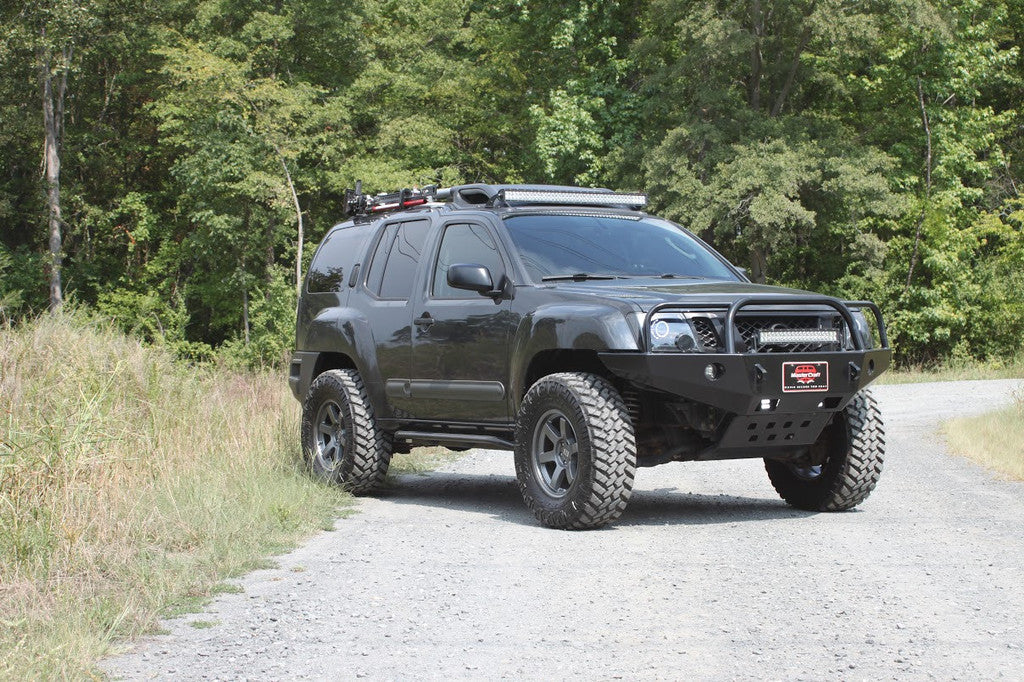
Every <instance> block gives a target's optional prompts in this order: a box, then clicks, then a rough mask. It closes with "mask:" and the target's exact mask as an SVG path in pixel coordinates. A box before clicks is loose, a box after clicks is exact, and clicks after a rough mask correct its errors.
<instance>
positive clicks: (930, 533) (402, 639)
mask: <svg viewBox="0 0 1024 682" xmlns="http://www.w3.org/2000/svg"><path fill="white" fill-rule="evenodd" d="M1022 387H1024V382H1021V381H985V382H981V381H979V382H960V383H933V384H917V385H903V386H881V387H878V388H876V389H875V393H876V395H877V396H878V398H879V399H880V402H881V405H882V410H883V414H884V415H885V419H886V426H887V435H888V437H887V440H888V455H887V459H886V469H885V472H884V473H883V475H882V478H881V482H880V483H879V487H878V488H877V489H876V491H875V493H874V494H873V495H872V496H871V497H870V498H869V499H868V500H867V502H865V503H864V504H863V505H862V506H861V507H860V508H858V509H857V510H855V511H852V512H847V513H839V514H813V513H806V512H800V511H795V510H793V509H790V508H789V507H787V506H786V505H785V504H783V503H782V501H780V500H779V499H777V497H776V496H775V493H774V491H773V490H772V488H771V485H770V484H769V483H768V478H767V476H766V474H765V472H764V468H763V466H762V465H761V463H760V462H759V461H734V462H710V463H703V464H669V465H665V466H661V467H655V468H652V469H641V470H639V472H638V475H637V481H636V484H637V487H636V490H635V492H634V495H633V498H632V501H631V502H630V506H629V508H628V509H627V510H626V512H625V514H624V515H623V516H622V518H621V519H620V520H619V522H618V523H616V524H615V525H614V526H612V527H610V528H607V529H604V530H600V531H592V532H566V531H556V530H547V529H544V528H541V527H539V526H537V525H536V524H535V523H534V520H533V517H532V516H531V515H530V514H529V513H528V512H527V511H526V509H525V507H524V506H523V503H522V500H521V498H520V496H519V492H518V489H517V488H516V484H515V480H514V478H513V477H514V470H513V466H512V458H511V454H510V453H504V452H492V451H483V450H477V451H474V452H473V453H471V454H470V455H469V456H467V457H465V458H464V459H462V460H460V461H458V462H456V463H454V464H452V465H450V466H448V467H446V468H445V469H443V470H441V471H437V472H434V473H431V474H429V475H424V476H404V477H400V478H399V479H398V480H397V481H396V484H395V486H394V487H393V488H392V489H391V490H390V491H389V492H387V493H386V494H384V495H382V496H380V497H378V498H374V499H363V500H361V501H360V502H359V503H358V509H359V513H358V514H356V515H354V516H352V517H350V518H348V519H344V520H339V521H338V522H337V525H336V528H335V530H334V531H332V532H328V533H323V534H321V535H319V536H317V537H315V538H313V539H312V540H311V541H310V542H308V543H307V544H306V545H305V546H304V547H302V548H301V549H298V550H296V551H295V552H292V553H291V554H288V555H286V556H283V557H280V558H279V560H278V563H279V565H280V567H279V568H277V569H274V570H266V571H259V572H256V573H253V574H251V575H249V576H247V577H245V578H244V579H242V580H240V581H239V583H238V584H239V585H240V586H241V587H242V588H243V590H244V591H243V592H241V593H239V594H230V595H224V596H222V597H220V598H218V599H217V600H216V601H215V602H213V603H212V604H210V605H209V607H208V609H207V610H206V611H205V612H204V613H201V614H195V615H192V616H188V617H185V618H182V619H178V620H175V621H168V622H167V623H165V627H166V629H167V630H168V631H169V633H170V634H167V635H162V636H157V637H152V638H148V639H146V640H144V641H142V642H140V643H138V645H137V646H135V647H134V649H133V650H132V651H131V652H129V653H128V654H126V655H124V656H122V657H120V658H116V659H109V660H108V661H107V662H106V664H105V667H106V670H107V671H108V672H109V673H110V675H111V676H112V677H113V678H115V679H117V678H124V679H176V680H179V679H186V680H206V679H221V680H236V679H249V680H278V679H325V678H326V679H353V678H366V679H371V680H376V679H401V680H405V679H440V678H445V679H449V678H456V679H502V678H510V679H536V680H557V679H581V678H588V679H590V678H594V679H617V678H626V679H714V680H718V679H751V680H765V679H781V680H801V679H807V680H822V679H840V680H861V679H864V680H882V679H899V680H917V679H940V680H954V679H962V680H979V679H985V680H994V679H1007V680H1022V679H1024V574H1022V572H1021V566H1022V565H1024V483H1013V482H1006V481H1000V480H998V479H996V478H995V477H994V476H993V475H992V474H990V473H988V472H986V471H984V470H982V469H980V468H978V467H976V466H974V465H972V464H970V463H969V462H967V461H964V460H962V459H959V458H955V457H952V456H950V455H948V454H947V453H946V452H945V450H944V446H943V444H942V441H941V438H940V436H938V435H937V430H936V429H937V425H938V422H939V420H941V419H945V418H948V417H951V416H954V415H959V414H968V413H974V412H979V411H983V410H987V409H990V408H992V407H995V406H997V405H1000V404H1003V403H1006V402H1008V401H1009V400H1010V397H1011V395H1012V393H1013V392H1014V391H1015V390H1021V388H1022ZM194 621H210V622H213V623H215V625H213V627H209V628H204V629H198V628H196V627H194V626H192V623H193V622H194Z"/></svg>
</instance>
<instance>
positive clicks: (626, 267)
mask: <svg viewBox="0 0 1024 682" xmlns="http://www.w3.org/2000/svg"><path fill="white" fill-rule="evenodd" d="M505 225H506V226H507V227H508V231H509V234H510V235H511V236H512V241H513V242H514V243H515V245H516V248H517V249H518V250H519V255H520V256H521V257H522V259H523V263H524V264H525V265H526V269H527V271H528V272H529V274H530V277H532V278H533V279H534V280H537V281H540V280H543V279H557V278H561V277H572V276H576V277H582V276H584V275H604V276H609V275H611V276H615V277H680V278H684V279H685V278H691V277H692V278H700V279H725V280H732V281H736V280H737V277H736V275H734V274H733V273H732V271H731V270H730V269H729V267H728V266H727V265H726V264H725V263H723V262H722V261H721V260H720V259H719V258H718V257H717V256H715V255H714V254H713V253H711V252H710V251H709V250H708V249H707V247H705V246H704V245H703V244H701V243H700V242H699V241H697V240H696V239H694V238H693V237H692V236H690V235H689V234H687V233H686V232H684V231H683V229H682V228H681V227H679V226H678V225H675V224H674V223H670V222H668V221H667V220H661V219H658V218H650V217H644V218H631V217H628V216H613V215H583V214H575V215H566V214H562V215H558V214H548V215H516V216H511V217H509V218H507V219H506V220H505Z"/></svg>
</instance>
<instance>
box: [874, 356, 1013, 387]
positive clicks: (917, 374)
mask: <svg viewBox="0 0 1024 682" xmlns="http://www.w3.org/2000/svg"><path fill="white" fill-rule="evenodd" d="M1022 378H1024V355H1018V356H1017V357H1015V358H1010V359H995V360H990V361H988V362H980V361H976V360H964V361H952V360H951V361H948V362H946V363H945V364H943V365H940V366H939V367H900V368H898V369H895V370H889V371H888V372H886V373H885V374H883V375H882V376H880V377H879V378H878V382H877V383H879V384H920V383H925V382H929V381H968V380H972V379H1022Z"/></svg>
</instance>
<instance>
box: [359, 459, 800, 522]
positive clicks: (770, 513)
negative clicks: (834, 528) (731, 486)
mask: <svg viewBox="0 0 1024 682" xmlns="http://www.w3.org/2000/svg"><path fill="white" fill-rule="evenodd" d="M377 497H380V498H382V499H386V500H388V501H389V502H392V503H395V504H403V505H404V504H409V505H420V506H427V507H437V508H444V509H453V510H458V511H464V512H470V513H474V514H486V515H488V516H491V517H494V518H496V519H500V520H502V521H507V522H510V523H520V524H527V525H531V526H533V525H537V521H536V520H535V519H534V517H533V515H532V514H531V513H530V512H529V511H528V510H527V509H526V506H525V505H524V504H523V498H522V497H521V496H520V494H519V487H518V486H517V484H516V479H515V477H513V476H500V475H495V474H490V475H480V474H464V473H449V472H431V473H427V474H403V475H401V476H397V477H395V478H394V479H393V480H391V485H390V486H389V487H388V488H386V489H385V490H383V491H381V492H380V493H378V494H377ZM813 515H814V513H813V512H805V511H800V510H797V509H793V508H792V507H789V506H787V505H786V504H785V503H784V502H782V500H777V499H771V498H752V497H740V496H736V495H705V494H695V493H684V492H680V491H679V490H677V489H674V488H660V489H654V490H642V489H641V490H634V491H633V496H632V498H631V499H630V502H629V506H628V507H627V508H626V511H625V512H624V513H623V515H622V517H621V518H619V520H618V521H616V522H615V524H614V525H613V526H611V527H612V528H615V527H622V526H645V525H658V526H664V525H704V524H722V523H737V522H741V521H761V520H765V519H782V518H804V517H809V516H813Z"/></svg>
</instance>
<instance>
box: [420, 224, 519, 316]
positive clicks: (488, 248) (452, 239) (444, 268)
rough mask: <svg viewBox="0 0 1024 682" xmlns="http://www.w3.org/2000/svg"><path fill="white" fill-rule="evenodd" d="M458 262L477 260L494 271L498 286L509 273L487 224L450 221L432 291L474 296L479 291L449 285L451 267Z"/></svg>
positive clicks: (444, 295) (439, 295)
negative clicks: (485, 225)
mask: <svg viewBox="0 0 1024 682" xmlns="http://www.w3.org/2000/svg"><path fill="white" fill-rule="evenodd" d="M457 263H476V264H477V265H483V266H484V267H486V268H487V269H488V270H490V271H491V278H492V279H493V281H494V285H495V286H498V284H499V282H501V278H502V277H503V276H504V274H505V266H504V265H503V264H502V262H501V254H500V253H499V252H498V246H497V244H495V242H494V238H493V237H492V236H491V233H490V232H488V230H487V228H485V227H483V226H482V225H471V224H458V225H449V226H448V227H446V228H445V230H444V236H443V237H441V248H440V249H438V252H437V264H436V266H435V267H434V282H433V288H432V292H433V295H434V298H473V297H476V296H477V294H474V293H473V292H471V291H463V290H462V289H455V288H453V287H450V286H448V268H450V267H451V266H452V265H455V264H457Z"/></svg>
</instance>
